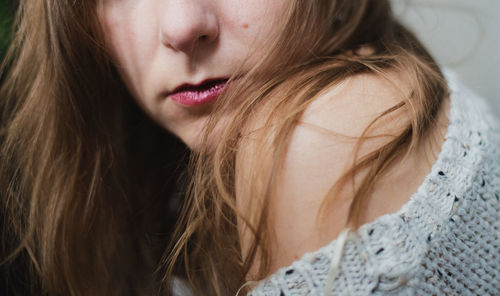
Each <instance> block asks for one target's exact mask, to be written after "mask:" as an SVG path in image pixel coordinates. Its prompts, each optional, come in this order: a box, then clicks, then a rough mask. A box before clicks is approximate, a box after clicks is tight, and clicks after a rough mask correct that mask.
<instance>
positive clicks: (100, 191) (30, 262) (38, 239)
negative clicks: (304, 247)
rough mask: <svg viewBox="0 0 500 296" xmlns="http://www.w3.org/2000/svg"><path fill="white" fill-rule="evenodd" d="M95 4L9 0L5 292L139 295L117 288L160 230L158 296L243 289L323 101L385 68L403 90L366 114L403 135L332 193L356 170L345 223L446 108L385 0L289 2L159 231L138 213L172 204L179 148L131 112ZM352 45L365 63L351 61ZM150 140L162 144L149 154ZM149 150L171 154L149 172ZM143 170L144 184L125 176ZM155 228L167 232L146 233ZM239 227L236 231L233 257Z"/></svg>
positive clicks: (0, 156) (262, 265)
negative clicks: (307, 121)
mask: <svg viewBox="0 0 500 296" xmlns="http://www.w3.org/2000/svg"><path fill="white" fill-rule="evenodd" d="M95 2H96V1H76V2H71V4H69V2H67V1H62V0H25V1H21V2H20V7H19V10H18V15H17V20H16V34H15V39H14V40H13V44H12V46H11V48H10V51H9V53H8V57H7V59H6V61H5V62H4V64H3V66H2V70H6V71H5V74H4V75H5V76H4V79H5V80H4V81H5V82H4V83H3V85H2V87H1V90H0V99H1V103H0V104H1V112H2V113H1V114H2V126H1V133H0V164H1V166H0V196H1V211H0V212H1V215H2V217H3V221H2V227H3V229H2V236H3V239H2V242H3V243H2V248H1V251H2V257H1V259H2V262H0V263H1V265H0V266H1V268H2V271H5V272H4V274H5V278H7V279H6V280H5V282H6V283H7V282H9V279H8V278H12V277H18V276H20V275H22V277H23V279H22V280H21V282H24V283H29V284H24V286H25V285H29V287H27V288H26V289H27V290H28V291H31V293H32V294H34V295H40V294H47V295H127V293H129V294H130V293H132V294H133V293H134V292H131V291H132V290H131V289H137V291H139V290H140V289H142V288H144V287H140V284H138V285H136V286H134V287H132V286H131V285H135V283H140V282H141V279H142V278H141V277H145V276H144V274H148V273H147V271H149V269H148V268H151V266H153V267H152V269H154V268H155V267H157V266H156V265H157V264H160V263H159V262H160V260H159V258H157V257H159V256H154V255H151V254H150V253H151V248H152V247H151V246H150V245H147V244H146V243H145V241H146V240H147V238H145V236H146V235H145V234H144V233H145V231H153V230H154V231H165V232H168V231H170V228H169V223H171V222H172V220H176V221H177V224H176V227H175V230H174V233H173V234H172V236H167V238H165V240H164V241H162V242H163V243H164V246H163V250H162V251H164V256H163V259H162V260H161V264H160V267H159V268H158V270H157V272H156V273H155V274H157V275H159V278H158V279H157V281H158V284H159V285H162V286H163V288H162V290H161V293H164V294H169V293H170V291H169V290H170V285H171V282H172V278H173V277H174V276H177V277H181V278H184V279H186V280H187V282H188V283H189V285H190V286H191V287H192V288H193V291H194V292H195V293H196V294H199V295H234V294H235V293H236V291H237V290H238V288H239V287H240V286H242V285H243V284H244V283H245V282H246V281H247V280H249V279H257V280H258V279H260V278H262V277H264V276H266V275H267V274H268V273H269V261H270V260H271V256H272V254H270V252H269V231H268V229H267V227H266V226H267V221H268V217H269V213H268V212H267V211H266V209H267V206H266V205H267V204H268V203H269V200H270V198H271V197H272V191H273V184H274V182H275V180H274V178H273V176H275V172H276V171H277V170H278V169H279V167H280V163H281V161H282V160H283V157H284V155H285V153H286V149H287V145H288V143H289V140H290V135H291V133H292V131H293V129H294V127H295V125H296V124H297V122H298V121H299V119H300V117H301V115H302V113H303V112H304V110H305V108H306V107H307V106H308V105H309V104H310V103H311V102H312V101H313V100H314V98H315V97H316V96H317V95H318V94H319V93H320V92H321V91H322V90H324V89H326V88H328V87H330V86H332V85H336V84H338V83H340V82H341V81H342V80H344V79H346V78H348V77H350V76H353V75H357V74H361V73H375V74H376V75H380V76H381V77H386V78H387V77H389V76H388V75H387V73H388V72H389V71H393V70H396V71H398V73H401V75H402V76H404V79H405V81H409V82H410V86H411V93H410V94H404V95H402V97H401V104H399V105H397V106H394V107H393V108H391V109H389V110H387V111H386V112H385V113H383V114H382V115H381V116H380V118H382V117H383V116H385V115H387V114H389V113H391V112H394V111H395V110H398V109H401V108H406V109H408V110H409V111H410V112H409V113H410V114H411V120H410V122H409V124H408V126H406V127H405V128H404V129H403V132H402V133H401V134H399V135H398V136H396V137H394V138H393V140H391V141H390V142H389V143H387V144H385V145H384V146H383V147H380V148H379V149H377V150H375V151H373V152H372V153H370V154H368V155H366V156H364V157H362V158H361V159H356V160H355V162H354V164H353V166H352V168H351V169H350V170H348V171H347V172H345V174H344V175H343V177H342V178H340V179H339V180H338V181H337V182H336V183H335V184H334V186H333V187H332V192H333V195H334V193H335V192H336V191H338V190H340V189H341V188H342V186H344V185H345V184H346V183H347V182H349V180H351V179H352V177H353V176H354V175H355V174H356V173H357V172H359V171H360V170H364V169H367V170H368V173H367V174H366V175H365V177H364V178H363V179H362V180H360V182H359V183H358V184H357V187H356V191H355V193H354V196H353V202H352V204H351V208H350V214H349V217H350V219H349V223H350V224H351V226H352V227H356V226H358V221H359V217H360V215H362V213H361V211H360V209H361V208H362V205H363V203H365V202H366V200H367V196H368V193H369V191H370V189H371V188H372V187H373V185H374V184H375V183H376V182H377V179H378V177H379V176H380V175H382V174H383V173H384V171H385V170H386V169H387V167H388V166H389V165H390V164H391V163H393V162H395V161H396V160H397V159H398V158H400V157H401V156H404V155H405V154H406V153H407V152H408V151H409V150H411V149H412V148H413V147H415V146H416V145H417V143H418V142H419V140H420V139H421V138H422V137H423V136H424V135H425V133H426V132H427V131H428V130H429V129H430V128H431V127H432V125H433V124H434V123H435V120H436V117H437V113H438V110H439V109H440V106H441V104H442V101H443V100H444V98H446V96H447V87H446V83H445V81H444V78H443V76H442V74H441V72H440V70H439V68H438V66H437V65H436V63H435V62H434V60H433V59H432V58H431V56H430V55H429V54H428V53H427V51H426V50H425V49H424V47H423V46H422V45H421V44H420V42H419V41H418V40H417V39H416V38H415V37H414V35H413V34H412V33H411V32H409V31H408V30H406V29H405V28H404V27H403V26H402V25H400V24H399V23H398V22H397V21H396V20H395V19H394V17H393V16H392V13H391V7H390V3H389V1H387V0H377V1H371V0H337V1H330V0H310V1H304V0H293V1H289V7H288V10H287V11H286V14H285V15H284V16H283V19H282V23H281V25H280V26H281V30H280V31H279V32H280V33H279V37H278V38H275V39H273V42H272V46H271V47H270V49H269V52H268V53H267V55H266V56H265V58H264V59H263V60H262V62H261V63H259V64H258V65H256V66H255V68H254V69H252V71H250V72H249V73H247V74H246V75H245V77H243V78H242V79H238V81H235V83H234V84H233V85H232V86H231V87H230V88H228V89H227V91H225V93H224V94H223V96H222V98H221V100H218V102H217V106H216V107H217V108H216V110H215V111H214V112H213V115H212V116H211V119H210V122H209V124H208V126H207V128H206V131H205V133H204V135H205V136H204V139H205V142H206V143H207V145H204V146H202V147H201V149H200V150H199V151H197V152H194V153H192V154H191V159H190V160H189V161H190V162H189V168H188V176H187V178H188V180H189V183H188V185H187V189H186V190H187V191H186V196H185V202H184V205H183V206H182V210H181V212H180V213H179V216H178V219H173V218H167V219H166V218H165V215H164V214H163V215H161V213H156V214H154V213H152V212H151V211H152V209H155V208H159V209H160V210H158V211H161V209H162V207H163V208H164V207H166V205H165V204H164V203H165V202H163V203H162V202H160V206H157V204H156V202H157V198H156V197H161V196H168V195H172V194H173V193H175V181H176V178H177V176H172V172H173V171H174V172H176V170H175V169H177V168H180V167H182V165H183V163H184V162H183V161H180V162H179V161H174V160H175V159H176V158H179V157H178V155H183V153H182V150H183V146H182V145H179V143H178V141H177V140H175V139H173V138H170V137H167V136H165V135H164V134H163V133H162V131H161V130H159V128H158V127H156V126H155V125H154V124H152V123H150V122H149V121H147V119H145V116H144V115H142V113H140V112H139V111H137V108H136V106H135V105H134V104H133V103H131V100H130V95H129V94H128V92H127V91H126V89H125V87H124V86H123V82H121V81H120V79H118V75H116V73H115V71H116V70H115V69H114V68H113V65H112V63H111V58H110V57H109V55H108V54H107V53H106V51H105V50H104V46H103V38H102V33H101V29H100V25H99V22H98V18H97V15H96V3H95ZM363 47H368V48H370V49H371V50H370V53H369V54H361V53H360V50H361V48H363ZM2 73H4V71H2ZM235 101H237V102H238V104H237V105H235V104H231V102H235ZM257 111H259V114H260V115H262V116H263V118H264V120H263V122H264V123H265V124H264V125H263V127H262V129H261V130H260V131H259V137H258V139H257V142H256V143H257V144H256V145H257V146H258V147H260V148H261V149H256V151H258V152H256V153H253V154H252V155H251V157H250V158H248V159H245V163H244V165H245V166H246V168H245V169H246V170H249V171H252V172H253V174H252V175H251V177H250V178H249V179H248V180H246V182H245V184H243V186H241V187H239V188H236V181H235V174H236V173H237V171H236V169H235V168H236V165H237V159H238V158H237V156H238V151H239V149H238V148H239V145H240V144H241V141H242V139H243V138H244V137H245V136H246V135H245V132H246V127H248V126H249V125H251V124H252V120H253V117H252V114H256V112H257ZM228 114H229V116H228ZM223 117H224V120H227V121H228V124H227V128H226V129H225V130H224V131H223V132H222V135H220V136H217V137H218V141H217V144H216V145H215V144H213V143H209V141H208V139H211V135H212V133H215V131H216V124H217V122H218V121H219V120H220V119H221V118H223ZM367 129H369V127H367ZM158 135H161V137H159V136H158ZM137 137H142V138H143V141H149V142H151V143H152V142H153V141H156V142H155V143H156V144H157V145H148V146H150V147H156V148H151V149H155V150H154V151H147V152H146V153H144V151H143V149H145V148H144V147H136V146H134V143H136V142H137V140H136V139H137ZM159 138H162V139H165V140H162V141H161V143H157V142H158V141H159V140H158V139H159ZM134 140H135V141H134ZM361 142H362V138H361V139H360V143H361ZM164 149H170V150H172V151H179V153H177V154H175V155H176V156H175V157H172V158H173V159H174V160H172V159H162V161H161V164H159V161H158V159H159V157H160V158H161V157H162V156H161V155H162V154H161V151H162V150H163V151H165V150H164ZM170 155H172V153H170ZM163 158H165V157H163ZM145 171H148V172H151V174H148V176H147V177H142V178H141V176H138V175H141V174H138V173H137V172H145ZM153 176H155V177H153ZM166 180H167V181H166ZM237 192H238V194H245V195H247V196H253V197H259V198H258V199H256V202H255V204H253V205H252V209H255V210H254V211H251V212H252V215H251V216H247V215H244V214H243V213H241V212H240V211H239V210H238V207H237V205H236V198H235V196H236V193H237ZM327 202H328V200H327V199H325V204H326V205H327ZM148 211H150V212H148ZM145 212H146V214H145ZM176 218H177V216H176ZM162 219H163V220H168V221H162V223H161V224H162V225H160V226H154V225H155V224H157V223H158V221H160V220H162ZM169 219H170V220H169ZM239 223H244V224H245V226H246V227H247V228H248V229H249V230H250V233H251V240H252V244H251V246H250V248H249V249H248V250H246V251H245V252H244V255H242V251H241V246H240V242H239V236H238V228H237V224H239ZM155 227H156V228H155ZM157 249H159V247H157ZM157 253H161V251H159V252H157ZM144 262H150V263H149V265H148V264H145V263H144ZM256 262H258V264H256ZM146 265H147V266H146ZM27 271H30V272H27ZM142 271H145V272H144V273H143V272H142ZM152 273H153V272H151V274H152ZM138 274H139V275H138ZM2 276H3V275H2ZM144 281H146V280H144ZM15 289H16V287H13V288H12V291H13V294H14V295H15V291H16V290H15ZM134 291H135V290H134ZM137 293H138V292H137ZM18 294H20V293H18Z"/></svg>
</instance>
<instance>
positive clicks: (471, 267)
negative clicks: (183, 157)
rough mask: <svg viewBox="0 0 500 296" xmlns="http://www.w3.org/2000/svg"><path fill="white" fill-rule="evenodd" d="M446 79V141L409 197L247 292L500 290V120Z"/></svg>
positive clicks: (451, 78) (473, 292) (450, 76)
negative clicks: (333, 268) (339, 245)
mask: <svg viewBox="0 0 500 296" xmlns="http://www.w3.org/2000/svg"><path fill="white" fill-rule="evenodd" d="M446 76H447V79H448V82H449V85H450V89H451V107H450V116H449V126H448V130H447V133H446V140H445V141H444V143H443V145H442V148H441V152H440V153H439V155H438V158H437V160H436V162H435V163H434V165H433V166H432V170H431V172H430V173H429V174H428V175H427V176H426V177H425V180H424V182H423V183H422V184H421V185H420V187H419V188H418V190H417V192H416V193H414V194H413V195H412V197H411V198H410V200H409V201H408V202H407V203H406V204H405V205H404V206H403V207H402V208H401V209H400V210H399V211H398V212H397V213H393V214H388V215H384V216H381V217H379V218H377V219H376V220H375V221H374V222H371V223H368V224H365V225H363V226H361V227H360V228H359V229H358V231H356V232H351V233H349V234H348V236H347V238H346V241H345V244H344V247H343V248H342V249H337V250H336V249H335V245H336V241H333V242H331V243H330V244H329V245H327V246H325V247H323V248H321V249H319V250H317V251H315V252H312V253H307V254H305V255H304V256H303V257H302V258H301V259H300V260H298V261H296V262H294V263H293V264H292V265H291V266H289V267H285V268H282V269H280V270H278V271H277V272H276V273H275V274H273V275H271V276H270V277H269V278H267V279H265V280H263V281H261V282H260V283H259V284H257V286H255V287H254V288H253V290H252V291H251V292H250V293H249V295H252V296H260V295H276V296H287V295H325V294H327V295H500V231H499V228H500V211H499V210H500V201H499V199H500V151H499V149H500V126H499V124H498V123H497V121H496V120H495V119H494V118H493V117H492V116H491V115H490V113H489V110H488V106H487V105H486V104H485V102H484V101H483V100H482V99H481V98H479V97H477V96H476V95H474V94H473V93H472V92H470V91H469V90H468V89H466V88H464V87H463V86H461V85H460V84H459V83H458V81H457V79H456V78H455V77H454V75H453V74H451V73H447V74H446ZM339 251H341V252H342V259H341V261H340V263H339V266H338V267H337V268H338V271H337V273H336V274H335V277H334V279H333V285H332V291H331V292H328V293H325V286H326V284H327V283H326V282H327V277H328V272H329V268H330V263H331V258H333V257H334V254H335V253H336V252H339Z"/></svg>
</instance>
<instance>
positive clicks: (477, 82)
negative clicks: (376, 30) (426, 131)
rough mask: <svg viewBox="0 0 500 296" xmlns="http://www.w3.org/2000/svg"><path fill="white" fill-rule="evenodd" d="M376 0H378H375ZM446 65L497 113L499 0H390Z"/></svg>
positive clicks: (499, 96) (499, 109) (499, 108)
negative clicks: (487, 101)
mask: <svg viewBox="0 0 500 296" xmlns="http://www.w3.org/2000/svg"><path fill="white" fill-rule="evenodd" d="M375 1H377V0H375ZM392 3H393V5H394V11H395V13H396V15H397V16H398V17H399V18H400V19H401V20H402V21H403V22H404V23H405V24H407V25H408V26H409V27H410V28H411V29H412V30H413V31H414V32H416V34H417V35H418V36H419V37H420V39H421V40H422V41H423V42H424V44H426V45H427V47H428V48H429V50H430V51H431V52H432V54H433V55H434V56H435V58H436V59H437V60H438V62H439V63H440V64H441V65H442V66H445V67H448V68H451V69H453V70H454V71H456V72H457V73H458V75H459V76H460V77H461V78H462V80H463V81H464V82H465V83H466V84H467V85H468V86H469V87H470V88H472V89H474V90H475V91H476V92H477V93H479V94H480V95H482V96H483V97H486V98H487V99H488V100H489V101H490V102H491V104H492V106H493V108H494V111H495V112H496V113H497V115H500V0H392Z"/></svg>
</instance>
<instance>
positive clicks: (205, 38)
mask: <svg viewBox="0 0 500 296" xmlns="http://www.w3.org/2000/svg"><path fill="white" fill-rule="evenodd" d="M207 40H208V36H207V35H202V36H200V41H201V42H204V41H207Z"/></svg>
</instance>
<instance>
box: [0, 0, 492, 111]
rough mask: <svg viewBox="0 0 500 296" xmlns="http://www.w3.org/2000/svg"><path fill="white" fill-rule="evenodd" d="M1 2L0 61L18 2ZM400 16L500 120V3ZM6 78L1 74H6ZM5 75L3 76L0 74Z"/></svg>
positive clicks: (400, 2)
mask: <svg viewBox="0 0 500 296" xmlns="http://www.w3.org/2000/svg"><path fill="white" fill-rule="evenodd" d="M17 1H19V0H0V59H1V58H2V57H3V55H4V54H5V50H6V48H7V44H8V42H9V35H10V25H11V23H12V11H13V8H14V3H15V2H17ZM392 3H393V5H394V11H395V14H396V15H397V16H398V18H399V19H401V20H402V21H403V22H404V23H405V24H407V25H408V26H409V27H410V28H411V29H412V30H413V31H414V32H416V33H417V35H418V36H419V37H420V39H421V40H422V41H423V42H424V43H425V44H426V45H427V47H428V48H429V50H430V51H431V52H432V54H433V55H434V56H435V57H436V59H437V60H438V61H439V63H440V64H441V65H442V66H444V67H447V68H451V69H453V70H454V71H455V72H457V74H458V75H459V76H460V77H461V78H462V80H463V81H464V82H465V84H467V85H468V86H469V87H471V88H472V89H473V90H475V91H476V92H477V93H479V94H480V95H482V96H483V97H486V98H487V99H488V100H490V102H491V103H492V105H493V108H494V111H495V112H496V113H497V115H499V116H500V32H499V31H500V0H392ZM0 74H1V73H0ZM0 76H1V75H0Z"/></svg>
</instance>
